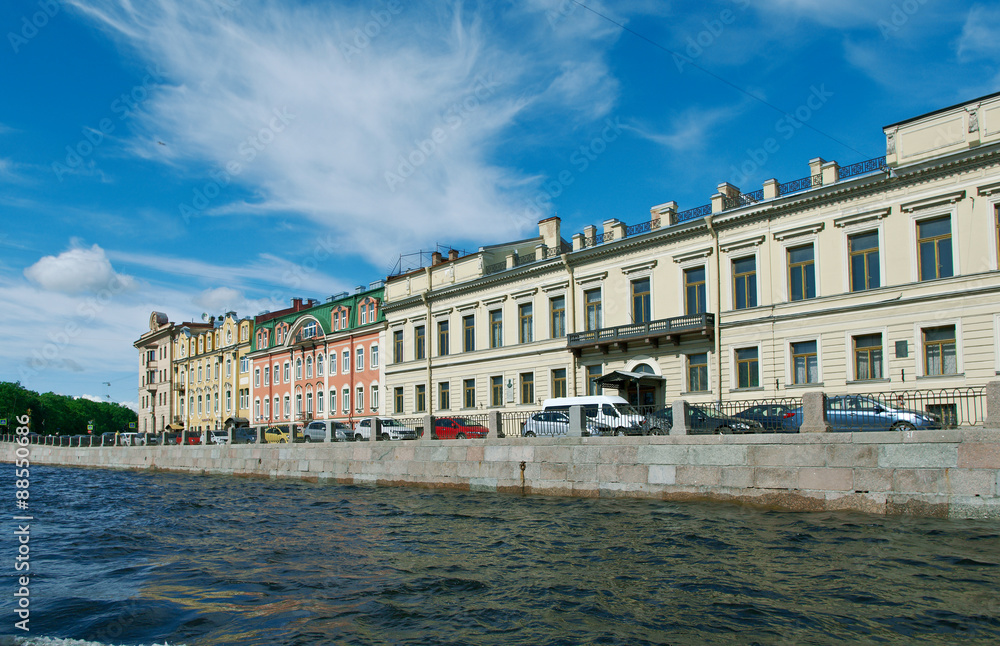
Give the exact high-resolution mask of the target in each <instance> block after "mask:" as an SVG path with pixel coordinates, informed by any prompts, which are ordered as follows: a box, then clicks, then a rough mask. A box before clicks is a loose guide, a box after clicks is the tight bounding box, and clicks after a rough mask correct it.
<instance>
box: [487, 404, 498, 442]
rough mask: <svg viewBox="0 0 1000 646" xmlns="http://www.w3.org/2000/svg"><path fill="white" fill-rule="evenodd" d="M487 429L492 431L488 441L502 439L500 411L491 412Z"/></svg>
mask: <svg viewBox="0 0 1000 646" xmlns="http://www.w3.org/2000/svg"><path fill="white" fill-rule="evenodd" d="M486 427H487V428H489V429H490V432H489V434H488V435H487V436H486V437H487V439H490V440H495V439H497V438H498V437H500V411H498V410H491V411H490V412H489V414H488V416H487V421H486Z"/></svg>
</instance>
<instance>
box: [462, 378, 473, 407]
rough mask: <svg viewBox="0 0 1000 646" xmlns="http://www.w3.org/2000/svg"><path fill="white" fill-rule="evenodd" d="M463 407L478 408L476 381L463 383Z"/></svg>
mask: <svg viewBox="0 0 1000 646" xmlns="http://www.w3.org/2000/svg"><path fill="white" fill-rule="evenodd" d="M462 407H463V408H475V407H476V380H475V379H466V380H465V381H463V382H462Z"/></svg>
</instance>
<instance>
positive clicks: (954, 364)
mask: <svg viewBox="0 0 1000 646" xmlns="http://www.w3.org/2000/svg"><path fill="white" fill-rule="evenodd" d="M884 134H885V137H886V155H885V157H879V158H876V159H872V160H867V161H864V162H860V163H857V164H852V165H849V166H843V167H842V166H840V165H839V164H838V163H837V162H835V161H826V160H823V159H813V160H810V162H809V172H808V175H807V176H806V177H803V178H802V179H798V180H794V181H791V182H784V183H782V182H779V181H777V180H773V179H772V180H768V181H767V182H764V185H763V186H762V187H761V188H760V189H757V190H755V191H751V192H747V193H744V192H742V191H741V190H740V188H738V187H735V186H732V185H730V184H720V185H719V187H718V192H717V193H716V194H715V195H713V196H712V197H711V204H707V205H705V206H703V207H699V208H696V209H689V210H686V211H681V212H678V209H677V205H676V203H673V202H668V203H666V204H661V205H659V206H656V207H654V208H653V209H652V211H651V216H650V219H649V220H648V221H646V222H642V223H640V224H637V225H634V226H626V225H625V224H624V223H621V222H618V221H616V220H607V221H605V222H604V223H603V230H602V231H598V230H597V229H596V228H595V227H588V228H587V229H585V230H584V231H583V232H582V233H578V234H575V235H573V236H572V238H571V241H567V240H564V239H563V238H562V236H561V232H560V223H559V220H558V219H557V218H550V219H548V220H543V221H542V222H540V223H539V235H538V237H536V238H531V239H527V240H521V241H516V242H511V243H508V244H503V245H495V246H492V247H482V248H480V250H479V251H478V252H476V253H474V254H470V255H467V256H464V257H457V255H455V254H452V256H450V257H448V258H436V259H435V262H434V263H433V264H432V265H431V266H430V267H426V268H423V269H421V270H418V271H416V272H411V273H409V274H405V275H402V276H396V277H391V278H390V279H389V280H388V281H387V284H386V292H385V298H386V306H385V314H386V320H387V332H386V335H387V339H386V342H387V343H388V345H389V348H388V350H389V352H388V353H387V354H388V357H387V359H388V362H387V365H386V368H385V382H386V391H387V395H389V396H390V397H391V401H390V402H388V403H389V409H390V412H393V413H396V414H414V413H417V414H423V413H433V414H447V413H456V412H459V411H471V410H485V409H488V408H499V409H508V410H509V409H518V408H524V409H525V410H529V409H534V408H537V407H539V405H540V404H541V402H542V400H544V399H546V398H548V397H552V396H560V395H564V394H565V395H582V394H587V393H594V394H597V393H601V392H604V393H606V394H618V393H620V394H622V395H625V396H627V397H628V398H629V399H630V400H632V401H633V402H634V403H639V404H644V405H664V404H667V403H669V402H671V401H673V400H674V399H677V398H684V399H688V400H690V401H692V402H699V401H702V402H708V401H716V400H733V399H763V398H774V397H798V396H800V395H801V394H802V393H803V392H804V391H807V390H824V391H826V392H828V393H831V394H834V393H860V392H885V391H896V390H907V389H910V390H912V389H937V388H942V389H945V388H960V387H966V386H981V385H984V384H985V383H986V382H987V381H990V380H993V379H995V378H996V375H997V374H1000V350H998V348H1000V305H998V303H1000V219H998V218H1000V215H998V214H1000V94H995V95H990V96H987V97H982V98H980V99H976V100H974V101H970V102H968V103H964V104H961V105H957V106H952V107H949V108H945V109H942V110H938V111H936V112H933V113H930V114H926V115H922V116H919V117H916V118H914V119H909V120H906V121H903V122H900V123H896V124H892V125H890V126H887V127H885V129H884Z"/></svg>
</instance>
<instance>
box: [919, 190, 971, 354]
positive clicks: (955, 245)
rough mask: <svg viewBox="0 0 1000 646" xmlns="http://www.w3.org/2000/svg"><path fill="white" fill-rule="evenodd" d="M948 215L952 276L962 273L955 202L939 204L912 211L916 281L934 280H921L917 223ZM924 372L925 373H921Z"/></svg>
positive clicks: (960, 246)
mask: <svg viewBox="0 0 1000 646" xmlns="http://www.w3.org/2000/svg"><path fill="white" fill-rule="evenodd" d="M944 216H948V218H949V224H950V226H951V277H952V278H956V277H958V276H961V275H962V272H961V271H959V269H960V268H961V267H962V262H961V259H960V258H959V251H960V250H961V248H962V245H961V241H960V240H959V231H958V218H957V216H956V213H955V205H954V204H944V205H937V206H936V207H935V208H927V209H915V210H913V211H910V277H911V279H912V281H913V282H914V283H921V282H923V283H929V282H933V281H934V280H942V279H939V278H936V279H932V280H924V281H922V280H920V251H919V249H918V248H917V241H918V240H919V239H920V238H919V236H918V234H917V224H919V223H920V222H922V221H924V220H933V219H934V218H940V217H944ZM945 280H947V279H945ZM921 374H923V373H921Z"/></svg>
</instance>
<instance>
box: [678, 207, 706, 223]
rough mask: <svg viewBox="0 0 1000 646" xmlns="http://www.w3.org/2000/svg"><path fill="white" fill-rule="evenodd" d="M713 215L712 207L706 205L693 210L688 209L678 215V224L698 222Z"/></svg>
mask: <svg viewBox="0 0 1000 646" xmlns="http://www.w3.org/2000/svg"><path fill="white" fill-rule="evenodd" d="M711 214H712V205H711V204H705V205H703V206H698V207H695V208H693V209H688V210H687V211H681V212H680V213H678V214H677V223H678V224H680V223H681V222H687V221H688V220H697V219H698V218H703V217H705V216H706V215H711Z"/></svg>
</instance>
